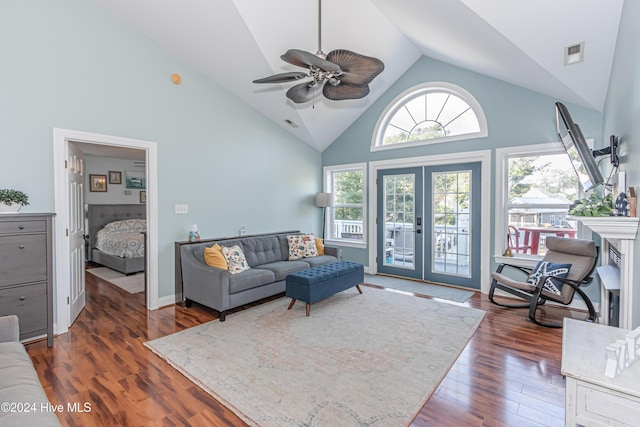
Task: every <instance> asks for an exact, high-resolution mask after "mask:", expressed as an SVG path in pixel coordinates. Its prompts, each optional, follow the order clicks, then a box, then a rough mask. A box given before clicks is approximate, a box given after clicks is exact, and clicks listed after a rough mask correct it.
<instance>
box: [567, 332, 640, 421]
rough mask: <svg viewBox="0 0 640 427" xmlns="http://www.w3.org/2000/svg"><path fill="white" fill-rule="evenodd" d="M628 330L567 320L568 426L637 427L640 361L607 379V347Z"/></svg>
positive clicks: (622, 336)
mask: <svg viewBox="0 0 640 427" xmlns="http://www.w3.org/2000/svg"><path fill="white" fill-rule="evenodd" d="M628 332H629V331H628V330H625V329H621V328H614V327H611V326H605V325H599V324H594V323H588V322H583V321H578V320H574V319H565V321H564V329H563V331H562V374H563V375H564V376H565V377H566V380H567V383H566V405H565V410H566V418H565V425H566V426H567V427H569V426H570V427H575V426H576V425H580V426H585V427H590V426H637V425H639V422H640V362H637V363H635V364H633V365H631V366H630V367H628V368H625V369H623V370H622V372H621V373H620V374H619V375H618V376H616V377H615V378H609V377H607V376H606V375H605V374H604V373H605V368H606V365H607V354H606V351H605V347H607V346H608V345H610V344H612V343H614V342H615V341H616V340H618V339H624V337H625V335H626V334H627V333H628Z"/></svg>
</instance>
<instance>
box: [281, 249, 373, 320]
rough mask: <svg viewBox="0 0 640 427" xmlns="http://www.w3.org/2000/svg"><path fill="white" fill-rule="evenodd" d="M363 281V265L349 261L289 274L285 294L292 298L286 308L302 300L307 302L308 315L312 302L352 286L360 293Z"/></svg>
mask: <svg viewBox="0 0 640 427" xmlns="http://www.w3.org/2000/svg"><path fill="white" fill-rule="evenodd" d="M363 282H364V267H363V266H362V264H357V263H355V262H350V261H338V262H334V263H331V264H325V265H320V266H318V267H313V268H310V269H308V270H302V271H298V272H297V273H293V274H289V275H288V276H287V278H286V292H285V295H286V296H288V297H289V298H292V300H291V303H290V304H289V308H288V310H291V307H293V304H295V302H296V301H297V300H301V301H304V302H306V303H307V317H308V316H309V312H310V311H311V304H312V303H314V302H318V301H320V300H323V299H325V298H327V297H330V296H331V295H333V294H337V293H338V292H342V291H344V290H345V289H349V288H350V287H352V286H355V287H356V289H358V292H360V293H362V290H361V289H360V283H363Z"/></svg>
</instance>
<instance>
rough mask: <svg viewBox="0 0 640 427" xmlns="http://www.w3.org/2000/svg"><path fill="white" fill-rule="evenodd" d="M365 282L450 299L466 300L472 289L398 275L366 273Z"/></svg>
mask: <svg viewBox="0 0 640 427" xmlns="http://www.w3.org/2000/svg"><path fill="white" fill-rule="evenodd" d="M364 282H365V283H370V284H372V285H378V286H384V287H385V288H392V289H398V290H400V291H406V292H413V293H414V294H420V295H427V296H430V297H434V298H442V299H447V300H450V301H456V302H465V301H466V300H468V299H469V298H471V296H473V294H474V293H473V292H472V291H465V290H464V289H457V288H452V287H449V286H440V285H432V284H431V283H425V282H417V281H415V280H405V279H398V278H397V277H389V276H378V275H373V274H365V275H364Z"/></svg>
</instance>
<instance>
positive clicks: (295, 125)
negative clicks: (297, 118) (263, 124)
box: [284, 119, 298, 128]
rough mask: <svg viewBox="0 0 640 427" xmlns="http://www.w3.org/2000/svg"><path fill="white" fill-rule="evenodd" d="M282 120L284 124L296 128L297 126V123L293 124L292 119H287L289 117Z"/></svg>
mask: <svg viewBox="0 0 640 427" xmlns="http://www.w3.org/2000/svg"><path fill="white" fill-rule="evenodd" d="M284 122H285V123H286V124H288V125H289V126H291V127H292V128H297V127H298V125H297V124H295V123H294V122H292V121H291V120H289V119H284Z"/></svg>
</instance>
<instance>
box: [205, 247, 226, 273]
mask: <svg viewBox="0 0 640 427" xmlns="http://www.w3.org/2000/svg"><path fill="white" fill-rule="evenodd" d="M204 262H205V263H206V264H207V265H208V266H210V267H218V268H222V269H223V270H227V269H228V268H229V266H228V265H227V259H226V258H225V257H224V255H222V248H221V247H220V245H219V244H217V243H216V244H215V245H213V246H212V247H210V248H204Z"/></svg>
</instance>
